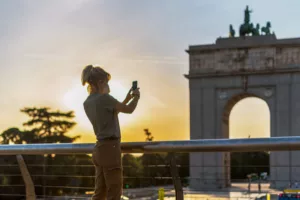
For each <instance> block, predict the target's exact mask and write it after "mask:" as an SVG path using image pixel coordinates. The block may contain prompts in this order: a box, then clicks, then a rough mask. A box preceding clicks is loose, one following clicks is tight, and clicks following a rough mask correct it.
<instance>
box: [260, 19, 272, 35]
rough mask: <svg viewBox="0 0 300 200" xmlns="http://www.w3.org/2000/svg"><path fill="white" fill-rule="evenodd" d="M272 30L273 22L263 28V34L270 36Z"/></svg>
mask: <svg viewBox="0 0 300 200" xmlns="http://www.w3.org/2000/svg"><path fill="white" fill-rule="evenodd" d="M270 28H271V22H267V24H266V26H265V27H262V28H261V32H262V33H265V35H270V34H271V31H270Z"/></svg>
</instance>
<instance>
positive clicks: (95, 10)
mask: <svg viewBox="0 0 300 200" xmlns="http://www.w3.org/2000/svg"><path fill="white" fill-rule="evenodd" d="M0 3H1V5H0V31H1V35H0V44H1V45H0V92H1V96H2V98H1V99H0V108H1V112H0V132H2V131H4V130H6V129H7V128H9V127H13V126H15V127H19V128H22V122H25V121H26V120H27V119H28V118H27V116H26V115H24V114H22V113H21V112H20V109H21V108H23V107H24V106H50V107H51V108H53V109H55V110H57V109H59V110H61V111H69V110H74V111H75V114H76V118H75V120H76V122H77V123H78V124H77V125H76V127H75V128H74V129H73V130H72V131H71V132H70V134H81V135H82V138H81V139H80V140H79V141H78V142H94V141H95V136H94V133H93V132H92V126H91V125H90V123H89V121H88V119H87V118H86V116H85V114H84V111H83V106H82V103H83V101H84V99H85V98H86V96H87V92H86V88H85V87H83V86H81V83H80V75H81V71H82V69H83V67H84V66H85V65H87V64H99V65H101V66H102V67H103V68H104V69H105V70H107V71H108V72H110V73H111V74H112V80H111V82H110V87H111V91H112V92H111V94H112V95H113V96H114V97H115V98H117V99H118V100H120V101H122V100H123V99H124V98H125V95H126V93H127V91H128V90H129V88H130V86H131V82H132V81H133V80H138V82H139V87H140V88H141V100H140V104H139V105H138V107H137V109H136V111H135V112H134V114H132V115H126V114H120V122H121V128H122V137H123V139H122V140H123V141H144V139H145V136H144V132H143V129H144V128H149V129H150V132H152V133H153V136H154V139H155V140H181V139H189V88H188V80H187V79H185V78H184V77H183V75H184V74H187V73H188V68H189V63H188V54H187V53H185V50H186V49H188V46H189V45H196V44H207V43H214V42H215V40H216V38H218V37H219V36H222V37H226V36H227V35H228V27H229V24H233V25H234V28H235V29H236V30H237V28H236V27H238V26H239V25H240V24H241V23H242V21H243V11H244V9H245V6H246V5H247V4H248V5H249V7H250V9H252V10H253V11H254V12H253V13H252V15H251V21H253V22H255V23H260V24H265V22H266V21H271V23H272V31H275V33H276V36H277V38H287V37H300V26H299V19H300V12H299V8H300V1H299V0H289V1H279V0H278V1H275V0H268V1H267V0H264V1H261V0H253V1H245V0H244V1H243V0H239V1H236V0H226V1H223V0H207V1H200V0H197V1H196V0H189V1H179V0H178V1H177V0H165V1H158V0H151V1H149V0H148V1H141V0H119V1H115V0H105V1H104V0H51V1H50V0H48V1H46V0H44V1H40V0H30V1H29V0H28V1H26V0H6V1H5V0H2V1H0ZM268 112H269V111H268V107H267V106H266V104H265V103H264V102H263V101H261V100H257V99H246V100H243V101H241V102H239V103H238V104H237V105H236V106H235V107H234V109H233V111H232V114H231V116H230V120H231V124H230V125H231V129H230V130H231V137H248V135H249V134H250V135H251V137H258V136H269V134H270V133H269V131H270V129H269V123H270V122H269V121H268V120H269V115H270V114H269V113H268Z"/></svg>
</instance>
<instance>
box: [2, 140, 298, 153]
mask: <svg viewBox="0 0 300 200" xmlns="http://www.w3.org/2000/svg"><path fill="white" fill-rule="evenodd" d="M94 145H95V144H94V143H60V144H58V143H55V144H54V143H45V144H12V145H7V144H6V145H0V155H17V154H23V155H38V154H90V153H92V151H93V148H94ZM121 147H122V152H123V153H147V152H149V153H150V152H152V153H160V152H251V151H289V150H300V136H291V137H271V138H247V139H204V140H179V141H156V142H125V143H122V144H121Z"/></svg>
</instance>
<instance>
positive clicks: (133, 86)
mask: <svg viewBox="0 0 300 200" xmlns="http://www.w3.org/2000/svg"><path fill="white" fill-rule="evenodd" d="M137 84H138V82H137V81H133V82H132V89H133V90H135V89H137Z"/></svg>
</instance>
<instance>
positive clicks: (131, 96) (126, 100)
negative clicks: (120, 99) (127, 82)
mask: <svg viewBox="0 0 300 200" xmlns="http://www.w3.org/2000/svg"><path fill="white" fill-rule="evenodd" d="M131 92H132V89H130V90H129V91H128V93H127V95H126V98H125V100H124V101H125V102H129V101H130V100H131V99H132V98H133V95H132V94H131Z"/></svg>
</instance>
